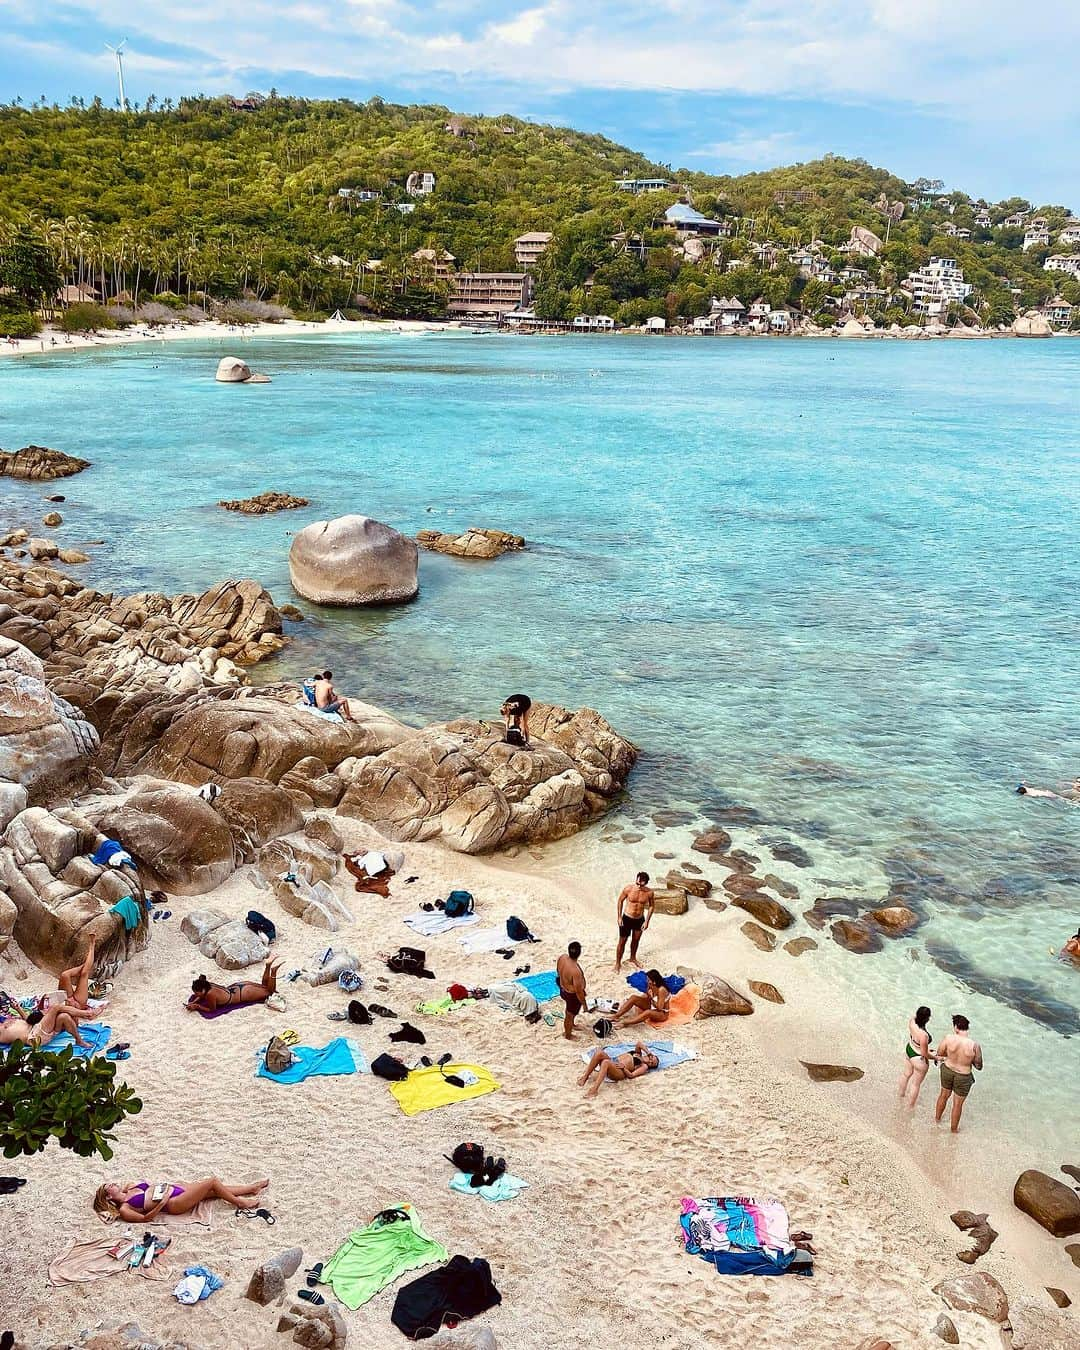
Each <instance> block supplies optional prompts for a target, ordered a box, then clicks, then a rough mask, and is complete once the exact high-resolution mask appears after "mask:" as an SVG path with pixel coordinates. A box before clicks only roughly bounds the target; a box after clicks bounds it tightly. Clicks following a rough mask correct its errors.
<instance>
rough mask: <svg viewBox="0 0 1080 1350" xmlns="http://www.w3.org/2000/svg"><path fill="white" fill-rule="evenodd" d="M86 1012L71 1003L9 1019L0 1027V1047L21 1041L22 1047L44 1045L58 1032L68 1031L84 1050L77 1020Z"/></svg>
mask: <svg viewBox="0 0 1080 1350" xmlns="http://www.w3.org/2000/svg"><path fill="white" fill-rule="evenodd" d="M85 1017H86V1012H85V1010H84V1009H82V1008H76V1007H75V1005H74V1004H73V1003H54V1004H53V1005H52V1007H51V1008H47V1009H46V1010H45V1012H40V1011H39V1012H32V1013H29V1014H28V1015H27V1016H26V1017H9V1018H8V1020H7V1021H6V1022H4V1023H3V1025H2V1026H0V1045H13V1044H14V1043H15V1042H16V1041H22V1043H23V1044H24V1045H46V1044H47V1043H48V1042H49V1041H51V1040H52V1038H53V1037H54V1036H55V1035H56V1033H57V1032H58V1031H70V1032H71V1034H72V1036H73V1037H74V1038H75V1044H76V1045H78V1046H81V1047H83V1048H85V1046H86V1042H85V1041H84V1040H83V1039H82V1037H81V1036H80V1035H79V1019H80V1018H85Z"/></svg>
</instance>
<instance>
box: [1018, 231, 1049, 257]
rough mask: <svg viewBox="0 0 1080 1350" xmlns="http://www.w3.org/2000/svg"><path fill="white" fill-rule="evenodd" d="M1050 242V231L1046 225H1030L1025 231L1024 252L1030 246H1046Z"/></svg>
mask: <svg viewBox="0 0 1080 1350" xmlns="http://www.w3.org/2000/svg"><path fill="white" fill-rule="evenodd" d="M1049 243H1050V231H1049V230H1048V229H1047V228H1046V226H1045V225H1029V226H1028V228H1027V229H1026V230H1025V231H1024V252H1025V253H1026V252H1027V250H1028V249H1029V248H1046V246H1047V245H1048V244H1049Z"/></svg>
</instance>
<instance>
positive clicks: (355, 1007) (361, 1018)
mask: <svg viewBox="0 0 1080 1350" xmlns="http://www.w3.org/2000/svg"><path fill="white" fill-rule="evenodd" d="M347 1016H348V1019H349V1021H350V1022H352V1023H353V1025H354V1026H358V1027H369V1026H371V1014H370V1013H369V1012H368V1010H367V1009H366V1008H365V1007H364V1005H363V1004H362V1003H361V1002H360V1001H359V1000H358V999H355V998H351V999H350V1000H349V1007H348V1010H347Z"/></svg>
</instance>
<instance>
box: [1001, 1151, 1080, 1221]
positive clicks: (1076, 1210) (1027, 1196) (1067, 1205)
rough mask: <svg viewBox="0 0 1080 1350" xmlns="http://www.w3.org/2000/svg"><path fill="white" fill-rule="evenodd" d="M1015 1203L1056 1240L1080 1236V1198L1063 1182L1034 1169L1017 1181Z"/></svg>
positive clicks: (1014, 1195)
mask: <svg viewBox="0 0 1080 1350" xmlns="http://www.w3.org/2000/svg"><path fill="white" fill-rule="evenodd" d="M1013 1204H1014V1205H1015V1206H1016V1208H1017V1209H1020V1210H1023V1212H1024V1213H1025V1214H1027V1215H1029V1216H1030V1217H1031V1218H1032V1219H1034V1220H1035V1222H1036V1223H1038V1224H1041V1225H1042V1226H1043V1228H1045V1229H1046V1231H1047V1232H1048V1233H1053V1235H1054V1237H1072V1236H1073V1235H1074V1234H1075V1233H1080V1195H1077V1193H1076V1192H1075V1191H1074V1190H1073V1189H1072V1187H1071V1186H1066V1185H1065V1183H1064V1182H1063V1181H1058V1180H1057V1178H1056V1177H1048V1176H1047V1175H1046V1173H1045V1172H1039V1171H1037V1170H1036V1169H1035V1168H1034V1167H1029V1168H1028V1170H1027V1171H1026V1172H1021V1174H1020V1175H1019V1176H1018V1177H1017V1178H1016V1185H1015V1186H1014V1187H1013Z"/></svg>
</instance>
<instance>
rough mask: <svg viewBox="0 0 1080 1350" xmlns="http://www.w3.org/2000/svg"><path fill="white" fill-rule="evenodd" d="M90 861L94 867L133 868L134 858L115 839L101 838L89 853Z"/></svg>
mask: <svg viewBox="0 0 1080 1350" xmlns="http://www.w3.org/2000/svg"><path fill="white" fill-rule="evenodd" d="M90 861H91V862H92V863H93V864H94V866H95V867H131V868H134V866H135V859H134V858H133V857H132V856H131V854H130V853H129V852H128V851H127V849H126V848H125V847H124V846H123V844H121V843H120V842H119V841H118V840H116V839H103V840H102V841H101V843H100V844H98V846H97V848H96V849H94V851H93V853H91V854H90Z"/></svg>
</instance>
